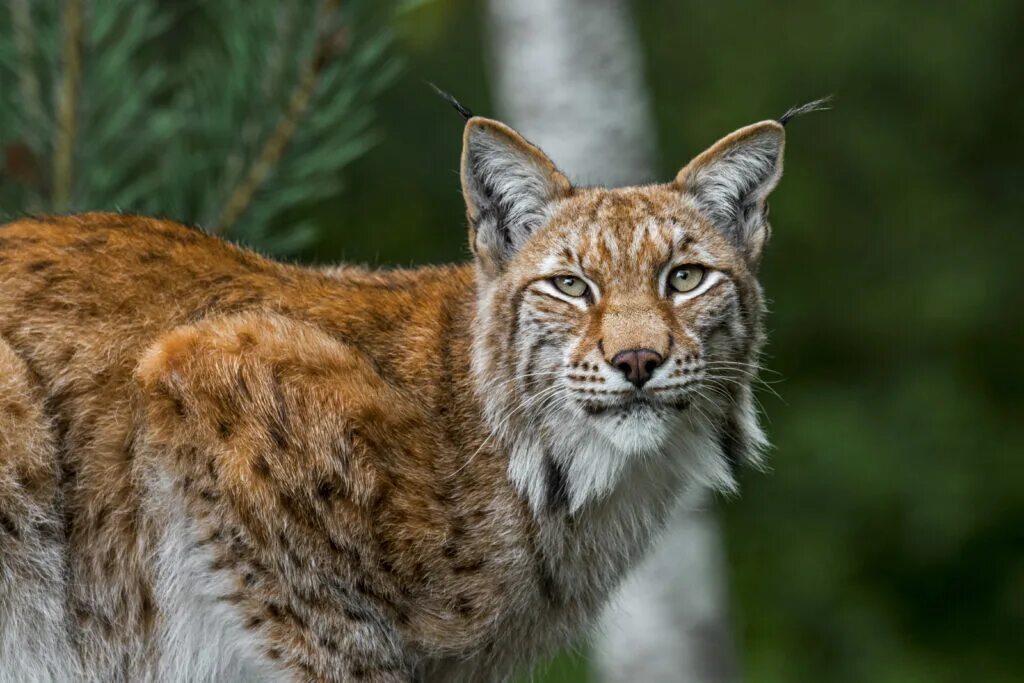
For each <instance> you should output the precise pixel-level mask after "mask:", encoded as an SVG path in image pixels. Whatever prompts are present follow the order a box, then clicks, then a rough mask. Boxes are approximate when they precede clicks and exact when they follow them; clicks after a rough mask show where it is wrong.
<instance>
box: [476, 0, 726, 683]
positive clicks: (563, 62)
mask: <svg viewBox="0 0 1024 683" xmlns="http://www.w3.org/2000/svg"><path fill="white" fill-rule="evenodd" d="M488 20H489V24H490V30H491V44H492V46H493V50H494V53H493V55H492V58H493V59H492V74H491V75H492V78H493V82H494V84H495V88H494V94H495V99H496V103H497V107H498V115H499V116H500V117H501V118H502V119H504V120H505V121H507V122H508V123H509V124H510V125H512V126H514V127H515V128H517V129H519V130H520V131H521V132H522V133H523V134H524V135H525V136H526V137H527V138H528V139H530V140H532V141H533V142H535V143H536V144H538V145H540V146H541V147H542V148H543V149H544V150H545V151H546V152H547V153H548V154H549V155H550V156H551V158H552V159H553V160H554V161H555V163H556V164H557V165H558V166H559V167H560V168H561V169H562V170H563V171H565V172H566V173H567V174H568V175H569V177H570V178H571V179H573V180H574V181H575V182H577V183H583V184H604V185H627V184H637V183H640V182H644V181H647V180H649V179H650V178H651V175H652V172H653V153H652V150H653V149H654V144H655V140H654V128H653V125H652V122H651V111H650V102H649V99H648V94H647V91H646V88H645V86H644V78H643V64H642V57H641V53H640V49H639V45H638V43H637V37H636V34H635V32H634V26H633V23H632V19H631V17H630V14H629V11H628V7H627V6H626V3H625V2H624V0H488ZM685 161H686V160H685V159H680V160H679V165H680V166H682V165H683V163H685ZM706 504H707V501H704V500H689V501H684V504H683V505H682V506H681V507H680V509H679V510H678V512H677V514H676V516H675V519H674V522H673V523H672V525H671V527H670V529H669V531H668V533H667V534H666V535H665V536H664V537H663V538H662V539H661V540H660V542H659V543H658V545H657V547H656V548H655V549H654V550H653V552H652V553H651V555H650V556H649V557H648V558H647V560H646V561H645V562H644V563H643V564H642V566H640V567H639V568H638V569H637V570H636V571H635V572H634V574H633V575H632V576H631V577H630V578H629V579H628V580H627V581H626V583H625V585H624V586H623V588H622V591H621V592H620V594H619V595H618V596H617V598H616V599H615V600H614V601H613V603H612V605H611V606H610V607H609V608H608V609H607V610H606V612H605V614H604V616H603V618H602V623H601V628H600V629H599V631H598V633H597V634H596V635H595V639H594V663H595V669H596V671H595V673H596V674H597V677H598V679H599V680H601V681H605V682H606V683H618V682H621V683H627V682H629V683H632V682H633V681H645V682H647V683H725V682H729V681H734V680H736V679H737V677H738V674H737V667H736V657H735V651H734V647H733V642H732V638H731V634H730V629H729V626H728V611H727V600H726V595H725V588H724V579H725V573H724V570H723V560H722V548H721V543H720V535H719V530H718V526H717V524H716V521H715V518H714V516H713V514H712V513H711V512H710V511H707V510H706V507H705V506H706Z"/></svg>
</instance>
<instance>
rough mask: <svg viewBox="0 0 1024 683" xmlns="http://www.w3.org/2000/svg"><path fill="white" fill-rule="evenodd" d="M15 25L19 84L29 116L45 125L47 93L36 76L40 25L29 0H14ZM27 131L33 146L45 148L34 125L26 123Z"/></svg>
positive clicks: (26, 133) (25, 131) (12, 16)
mask: <svg viewBox="0 0 1024 683" xmlns="http://www.w3.org/2000/svg"><path fill="white" fill-rule="evenodd" d="M10 8H11V27H12V29H13V30H14V44H15V47H16V48H17V50H18V60H19V61H20V65H19V67H18V81H19V83H18V85H19V86H20V90H21V98H22V100H23V105H24V107H25V114H26V118H27V119H28V120H29V121H30V122H33V123H35V124H36V125H37V126H40V130H42V126H43V124H44V123H45V121H46V110H45V109H44V108H43V97H42V95H41V89H40V87H39V78H38V77H37V76H36V65H35V43H36V40H37V38H36V29H35V23H34V22H33V21H32V9H31V7H30V6H29V0H11V6H10ZM24 135H25V138H26V141H27V142H28V144H29V146H30V147H32V148H34V149H35V151H36V152H40V151H42V150H41V149H39V147H40V146H41V144H40V143H41V142H42V139H41V136H39V135H37V134H36V130H34V129H33V128H32V127H31V126H26V127H25V130H24Z"/></svg>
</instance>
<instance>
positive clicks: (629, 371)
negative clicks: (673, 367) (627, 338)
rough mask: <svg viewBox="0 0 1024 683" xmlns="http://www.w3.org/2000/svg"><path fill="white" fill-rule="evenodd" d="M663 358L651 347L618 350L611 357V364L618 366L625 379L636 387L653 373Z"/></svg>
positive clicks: (642, 383) (640, 385) (641, 384)
mask: <svg viewBox="0 0 1024 683" xmlns="http://www.w3.org/2000/svg"><path fill="white" fill-rule="evenodd" d="M663 360H665V359H664V358H662V357H661V354H660V353H658V352H657V351H652V350H651V349H628V350H626V351H619V352H618V353H617V354H615V357H614V358H612V365H614V366H615V367H616V368H618V369H619V370H620V371H621V372H622V374H623V375H625V377H626V379H628V380H629V381H630V382H632V383H633V385H634V386H636V387H637V388H640V387H642V386H643V385H644V384H645V383H646V382H647V380H649V379H650V378H651V375H652V374H654V371H655V369H657V367H658V366H659V365H661V363H662V361H663Z"/></svg>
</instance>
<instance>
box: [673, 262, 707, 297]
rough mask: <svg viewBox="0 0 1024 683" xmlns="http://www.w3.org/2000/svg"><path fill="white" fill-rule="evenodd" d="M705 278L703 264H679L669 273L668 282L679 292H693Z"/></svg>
mask: <svg viewBox="0 0 1024 683" xmlns="http://www.w3.org/2000/svg"><path fill="white" fill-rule="evenodd" d="M703 279H704V269H703V268H702V267H701V266H679V267H678V268H675V269H673V270H672V272H671V273H669V274H668V284H669V285H670V286H671V287H672V289H674V290H676V291H677V292H684V293H685V292H692V291H693V290H695V289H696V288H697V285H699V284H700V283H701V280H703Z"/></svg>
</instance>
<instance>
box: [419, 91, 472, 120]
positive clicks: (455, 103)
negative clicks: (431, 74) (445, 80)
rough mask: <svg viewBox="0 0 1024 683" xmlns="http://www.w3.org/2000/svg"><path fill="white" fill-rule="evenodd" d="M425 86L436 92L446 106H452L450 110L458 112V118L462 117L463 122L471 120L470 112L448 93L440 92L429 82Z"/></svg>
mask: <svg viewBox="0 0 1024 683" xmlns="http://www.w3.org/2000/svg"><path fill="white" fill-rule="evenodd" d="M427 85H429V86H430V87H431V88H433V89H434V92H436V93H437V94H438V95H439V96H440V97H441V99H442V100H444V101H445V102H447V103H448V104H450V105H452V108H453V109H455V111H457V112H459V116H461V117H462V120H463V121H469V120H470V119H471V118H473V112H471V111H470V110H469V108H468V107H466V106H465V105H463V104H462V103H461V102H459V101H458V100H457V99H455V98H454V97H453V96H452V95H450V94H449V93H446V92H445V91H444V90H441V89H440V88H438V87H437V86H436V85H434V84H433V83H431V82H430V81H427Z"/></svg>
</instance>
